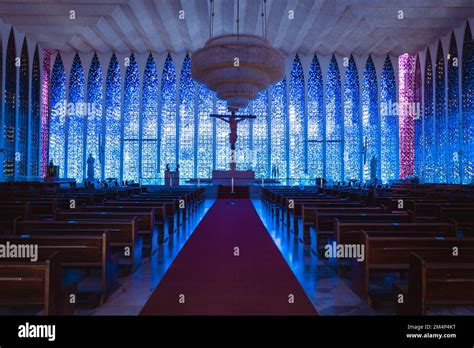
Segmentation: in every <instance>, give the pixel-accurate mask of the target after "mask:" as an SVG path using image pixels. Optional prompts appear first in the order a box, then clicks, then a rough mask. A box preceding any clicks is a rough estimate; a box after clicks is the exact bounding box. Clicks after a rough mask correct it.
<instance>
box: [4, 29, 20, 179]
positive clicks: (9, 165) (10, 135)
mask: <svg viewBox="0 0 474 348" xmlns="http://www.w3.org/2000/svg"><path fill="white" fill-rule="evenodd" d="M15 59H16V47H15V33H14V31H13V28H12V29H11V31H10V36H9V37H8V43H7V57H6V64H5V96H4V97H5V116H4V153H5V155H4V167H3V174H4V176H5V179H13V177H14V176H15V133H16V98H17V95H16V64H15Z"/></svg>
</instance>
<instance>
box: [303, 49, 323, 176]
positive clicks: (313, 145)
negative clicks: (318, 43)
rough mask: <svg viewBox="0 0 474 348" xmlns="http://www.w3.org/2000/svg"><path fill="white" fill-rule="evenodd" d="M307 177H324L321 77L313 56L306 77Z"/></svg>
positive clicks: (315, 58)
mask: <svg viewBox="0 0 474 348" xmlns="http://www.w3.org/2000/svg"><path fill="white" fill-rule="evenodd" d="M307 112H308V140H310V141H311V142H309V143H308V175H309V177H310V178H322V177H323V175H324V153H325V150H324V149H325V145H324V143H323V140H324V139H325V130H324V105H323V76H322V73H321V66H320V65H319V60H318V57H317V56H316V55H315V56H314V58H313V61H312V62H311V67H310V68H309V77H308V110H307Z"/></svg>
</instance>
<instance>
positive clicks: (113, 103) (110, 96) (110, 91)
mask: <svg viewBox="0 0 474 348" xmlns="http://www.w3.org/2000/svg"><path fill="white" fill-rule="evenodd" d="M120 89H121V78H120V66H119V63H118V60H117V56H116V55H115V53H113V54H112V57H111V58H110V63H109V67H108V69H107V77H106V82H105V115H104V117H105V119H104V128H105V135H104V148H105V154H104V177H105V178H106V179H107V178H120V167H121V163H120V161H119V160H118V159H119V158H120V142H121V129H120V128H121V126H120V125H121V109H120V107H121V104H122V103H121V93H120Z"/></svg>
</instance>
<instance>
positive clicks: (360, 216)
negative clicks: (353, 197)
mask: <svg viewBox="0 0 474 348" xmlns="http://www.w3.org/2000/svg"><path fill="white" fill-rule="evenodd" d="M354 209H356V208H354ZM367 209H370V208H367ZM375 209H383V208H375ZM337 220H339V221H345V222H382V223H390V222H392V223H403V222H404V223H408V222H414V215H413V214H412V213H411V212H400V213H396V214H393V213H392V214H386V213H383V212H378V213H377V212H374V213H371V212H370V211H368V212H366V213H362V212H354V213H350V212H341V211H338V212H326V211H318V210H316V211H315V229H316V235H317V238H318V244H321V243H324V242H325V241H327V240H328V239H336V236H335V235H334V226H335V224H336V222H337ZM305 239H309V237H305Z"/></svg>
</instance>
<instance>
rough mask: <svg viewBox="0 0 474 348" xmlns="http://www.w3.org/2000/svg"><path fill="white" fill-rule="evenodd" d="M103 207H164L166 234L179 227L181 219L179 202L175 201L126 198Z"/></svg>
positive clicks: (110, 202) (106, 203) (108, 202)
mask: <svg viewBox="0 0 474 348" xmlns="http://www.w3.org/2000/svg"><path fill="white" fill-rule="evenodd" d="M104 205H106V206H109V205H121V206H142V207H152V208H155V207H161V206H164V209H165V215H166V224H167V226H168V233H170V234H171V233H174V232H175V231H176V230H177V229H178V227H179V225H180V219H181V218H180V210H179V201H178V200H176V199H164V198H163V199H139V198H129V197H127V198H123V199H120V200H116V201H106V202H104Z"/></svg>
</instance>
